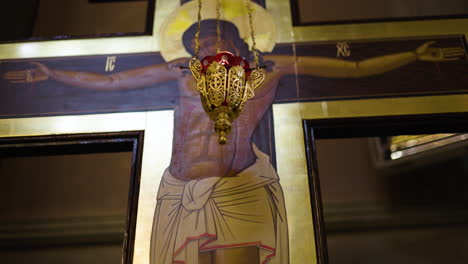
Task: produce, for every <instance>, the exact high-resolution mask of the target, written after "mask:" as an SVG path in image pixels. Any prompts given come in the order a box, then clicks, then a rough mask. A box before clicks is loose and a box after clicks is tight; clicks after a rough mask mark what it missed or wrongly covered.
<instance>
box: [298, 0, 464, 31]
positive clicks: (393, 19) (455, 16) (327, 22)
mask: <svg viewBox="0 0 468 264" xmlns="http://www.w3.org/2000/svg"><path fill="white" fill-rule="evenodd" d="M290 8H291V17H292V22H293V26H319V25H342V24H368V23H377V22H401V21H421V20H442V19H457V18H468V14H457V15H449V16H421V17H398V18H382V19H359V20H335V21H323V22H308V23H306V22H302V21H301V19H300V13H299V0H290Z"/></svg>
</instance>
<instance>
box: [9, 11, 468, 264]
mask: <svg viewBox="0 0 468 264" xmlns="http://www.w3.org/2000/svg"><path fill="white" fill-rule="evenodd" d="M220 26H221V32H222V34H221V39H222V41H221V43H220V47H221V50H225V51H229V52H232V53H233V54H235V55H236V56H244V57H246V58H249V57H250V56H249V54H250V52H249V49H248V47H247V45H246V43H245V42H244V41H243V40H242V39H241V38H240V37H239V32H238V29H237V28H236V26H235V25H234V24H232V23H230V22H228V21H220ZM201 29H202V31H201V35H200V42H201V43H200V47H201V48H200V53H199V57H200V58H203V57H205V56H212V55H215V54H216V53H217V50H216V40H217V36H216V21H215V20H204V21H202V24H201ZM195 31H196V25H195V24H194V25H192V26H191V27H190V28H189V29H188V30H186V32H185V33H184V37H183V40H184V41H183V42H184V45H185V48H186V49H187V51H188V52H189V53H191V54H193V53H194V52H193V46H194V43H193V36H194V33H195ZM431 44H432V43H424V44H422V45H421V46H420V47H419V48H418V49H417V50H415V51H407V52H401V53H395V54H389V55H386V56H381V57H376V58H369V59H367V60H364V61H359V62H353V61H344V60H339V59H335V58H324V57H294V56H283V55H274V54H264V55H263V56H262V61H263V62H265V63H266V62H268V63H266V64H267V65H269V66H268V67H267V74H266V79H265V81H264V82H263V84H262V85H261V86H260V87H259V88H257V89H256V90H255V97H254V98H252V99H250V100H249V101H248V102H247V104H246V105H245V109H244V112H243V113H242V114H241V116H240V117H239V118H237V119H236V120H235V121H234V122H233V123H232V131H231V132H230V134H228V140H227V143H226V144H225V145H220V144H219V143H218V135H217V134H216V133H215V132H214V130H213V121H211V120H210V119H209V118H208V117H207V115H206V114H205V112H204V110H203V108H202V105H201V103H200V96H199V93H198V91H197V90H196V88H195V80H194V78H193V77H192V76H191V74H190V73H189V72H188V70H181V69H179V66H180V65H185V66H187V65H188V61H189V59H190V58H181V59H177V60H174V61H170V62H167V63H163V64H157V65H151V66H147V67H143V68H136V69H133V70H128V71H125V72H120V73H115V74H111V75H100V74H95V73H87V72H72V71H63V70H60V69H52V68H49V67H47V66H46V65H44V64H40V63H34V64H35V67H34V68H33V69H30V70H27V71H16V72H7V73H6V74H5V76H4V77H5V78H6V79H7V80H9V81H11V82H13V83H21V82H37V81H46V80H48V79H51V80H54V81H58V82H62V83H65V84H68V85H72V86H76V87H82V88H86V89H94V90H100V91H115V90H126V89H137V88H140V87H147V86H154V87H155V89H157V84H159V83H163V82H166V81H172V80H177V89H178V90H179V95H180V99H179V105H178V106H177V107H176V108H175V123H174V137H173V148H172V158H171V162H170V165H169V167H168V168H167V169H166V171H165V173H164V175H163V178H162V182H161V185H160V187H159V191H158V195H157V206H156V211H155V216H154V225H153V232H152V241H151V256H150V263H151V264H173V263H187V264H190V263H199V264H218V263H223V264H231V263H245V264H250V263H251V264H259V263H278V264H279V263H281V264H287V263H289V255H288V234H287V220H286V213H285V206H284V199H283V194H282V191H281V186H280V184H279V178H278V176H277V174H276V172H275V169H274V168H273V167H272V165H271V164H270V158H269V157H268V156H267V155H266V154H264V153H262V152H261V151H260V150H259V149H258V148H257V147H256V146H255V145H253V144H252V135H253V133H254V130H255V128H256V126H257V124H258V123H259V121H260V120H261V119H262V117H263V115H264V114H265V112H266V111H267V109H268V108H269V107H270V106H271V104H272V103H273V100H274V98H275V94H276V89H277V87H278V82H279V80H280V79H281V78H282V77H283V76H285V75H290V74H299V75H301V74H302V75H313V76H320V77H327V78H361V77H366V76H371V75H376V74H380V73H383V72H387V71H391V70H393V69H396V68H398V67H401V66H404V65H406V64H409V63H412V62H414V61H417V60H424V61H444V60H451V59H454V58H455V59H456V58H458V57H460V56H463V55H464V54H463V51H462V50H453V49H451V50H444V49H438V48H433V47H431ZM447 52H449V53H447ZM263 62H262V63H263Z"/></svg>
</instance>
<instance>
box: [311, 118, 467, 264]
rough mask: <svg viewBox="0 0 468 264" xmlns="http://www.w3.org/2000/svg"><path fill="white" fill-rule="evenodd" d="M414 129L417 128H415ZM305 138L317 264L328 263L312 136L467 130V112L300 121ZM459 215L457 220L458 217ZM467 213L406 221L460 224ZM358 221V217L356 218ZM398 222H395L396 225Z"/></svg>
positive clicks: (340, 136) (331, 136) (318, 137)
mask: <svg viewBox="0 0 468 264" xmlns="http://www.w3.org/2000/svg"><path fill="white" fill-rule="evenodd" d="M415 128H418V129H416V130H415ZM303 129H304V137H305V149H306V157H307V169H308V175H309V188H310V199H311V205H312V216H313V222H314V228H315V230H314V235H315V243H316V252H317V263H318V264H328V263H329V260H328V249H327V239H326V233H325V221H324V214H323V207H322V198H321V192H320V179H319V176H318V166H319V164H318V163H317V160H316V158H315V157H316V148H315V139H326V138H345V137H346V138H347V137H369V136H375V135H376V134H382V135H399V134H426V133H428V134H429V133H442V132H448V131H449V132H466V131H468V113H443V114H424V115H400V116H377V117H351V118H333V119H315V120H303ZM459 217H461V218H460V219H458V218H459ZM466 219H468V215H466V214H464V215H461V216H457V219H452V218H444V219H435V220H434V221H429V222H427V221H428V219H426V218H424V217H422V218H418V219H414V220H415V221H414V222H412V223H410V224H408V225H407V226H406V227H408V226H411V225H418V224H420V223H423V224H425V225H431V226H433V225H439V224H460V221H466ZM357 220H358V221H359V219H357ZM346 224H348V225H349V224H350V225H349V226H352V227H353V228H355V227H357V230H367V228H364V227H363V226H362V225H361V223H357V224H356V223H354V222H353V223H346ZM400 224H401V223H397V225H398V227H401V226H400ZM349 226H347V227H346V228H345V229H342V230H341V229H340V228H342V227H339V228H338V229H337V230H334V231H340V232H343V231H349ZM395 227H396V226H395V223H393V224H391V225H386V224H385V223H384V224H383V225H382V223H379V226H376V227H375V228H395Z"/></svg>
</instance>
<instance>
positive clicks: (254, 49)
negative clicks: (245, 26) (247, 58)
mask: <svg viewBox="0 0 468 264" xmlns="http://www.w3.org/2000/svg"><path fill="white" fill-rule="evenodd" d="M246 1H247V2H246V6H247V12H248V14H249V25H250V34H251V37H252V52H253V54H254V62H255V68H257V69H258V54H257V43H256V42H255V31H254V27H253V22H252V11H253V9H252V6H251V4H250V0H246Z"/></svg>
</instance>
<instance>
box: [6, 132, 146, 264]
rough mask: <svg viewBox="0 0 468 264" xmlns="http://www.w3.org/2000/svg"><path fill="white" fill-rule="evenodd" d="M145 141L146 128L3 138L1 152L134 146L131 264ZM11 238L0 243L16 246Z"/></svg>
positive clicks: (127, 253)
mask: <svg viewBox="0 0 468 264" xmlns="http://www.w3.org/2000/svg"><path fill="white" fill-rule="evenodd" d="M143 141H144V131H130V132H115V133H92V134H73V135H49V136H31V137H11V138H0V156H12V155H13V156H24V155H27V156H31V155H41V154H44V149H45V148H46V149H47V155H61V154H77V153H106V152H120V151H129V150H131V151H132V153H133V154H132V165H131V175H130V184H129V192H128V208H127V217H126V224H125V233H124V236H123V256H122V260H124V263H127V264H130V263H132V261H133V251H134V241H135V230H136V220H137V212H138V197H139V190H140V174H141V162H142V156H143ZM115 237H116V236H115V235H110V236H108V237H103V238H99V239H97V240H96V239H92V238H91V240H90V239H89V238H88V239H86V238H85V239H83V238H82V239H78V240H77V241H74V242H72V243H71V244H81V245H83V244H86V243H107V242H112V240H114V239H115ZM110 240H111V241H110ZM8 242H12V241H6V243H5V242H2V243H0V244H2V247H3V246H12V247H15V245H11V244H10V245H7V244H8ZM14 242H18V243H19V246H25V245H26V246H30V245H29V244H27V243H28V242H25V241H14ZM32 242H33V244H34V245H36V246H51V245H57V244H60V245H62V243H61V241H60V239H59V240H55V241H44V239H40V240H38V241H32ZM25 243H26V244H25ZM69 244H70V243H69ZM17 246H18V245H17Z"/></svg>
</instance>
